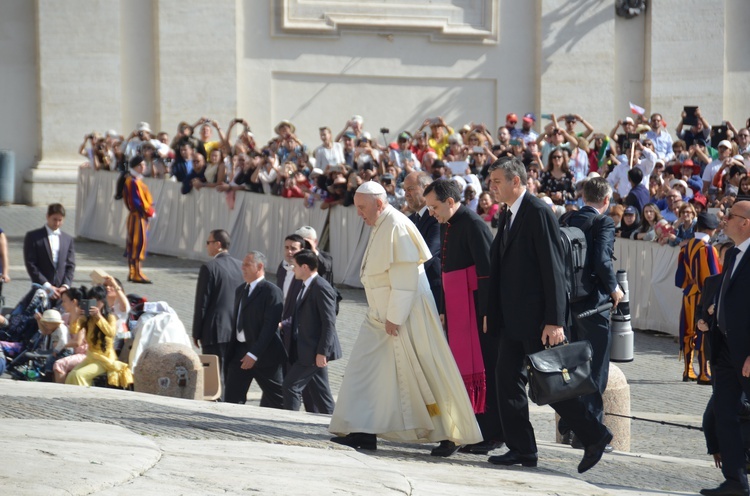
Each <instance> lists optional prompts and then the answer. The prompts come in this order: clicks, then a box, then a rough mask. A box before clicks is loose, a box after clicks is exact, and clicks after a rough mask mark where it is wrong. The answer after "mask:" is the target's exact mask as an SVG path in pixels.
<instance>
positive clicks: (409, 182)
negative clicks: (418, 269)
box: [404, 172, 443, 308]
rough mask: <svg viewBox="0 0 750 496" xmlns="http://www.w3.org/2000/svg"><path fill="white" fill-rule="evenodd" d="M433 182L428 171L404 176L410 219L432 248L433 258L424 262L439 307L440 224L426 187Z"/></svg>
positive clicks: (441, 285)
mask: <svg viewBox="0 0 750 496" xmlns="http://www.w3.org/2000/svg"><path fill="white" fill-rule="evenodd" d="M430 183H432V176H430V175H429V174H428V173H426V172H412V173H410V174H408V175H407V176H406V177H405V178H404V193H405V194H404V197H405V198H406V203H407V205H409V208H410V209H411V210H412V212H413V213H412V214H411V215H410V216H409V220H410V221H412V222H413V223H414V224H415V225H416V226H417V229H419V234H421V235H422V237H423V238H424V241H425V243H427V247H428V248H429V249H430V253H431V254H432V258H431V259H429V260H428V261H426V262H425V263H424V272H425V275H426V276H427V280H428V281H429V282H430V291H432V296H433V298H435V305H436V306H437V307H438V308H439V307H440V301H441V298H442V295H441V292H442V289H443V279H442V276H441V275H440V224H439V223H438V221H437V219H436V218H435V217H433V216H432V215H430V212H429V211H428V210H427V202H426V201H425V199H424V189H425V188H426V187H427V186H429V185H430Z"/></svg>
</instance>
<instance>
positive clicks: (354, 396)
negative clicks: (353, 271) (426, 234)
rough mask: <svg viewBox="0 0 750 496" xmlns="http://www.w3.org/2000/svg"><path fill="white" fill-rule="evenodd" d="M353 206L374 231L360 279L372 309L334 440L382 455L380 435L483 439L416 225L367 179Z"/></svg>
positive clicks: (348, 376)
mask: <svg viewBox="0 0 750 496" xmlns="http://www.w3.org/2000/svg"><path fill="white" fill-rule="evenodd" d="M354 204H355V205H356V207H357V212H358V213H359V216H360V217H362V219H363V220H364V221H365V224H367V225H368V226H370V228H371V231H370V239H369V242H368V244H367V248H366V249H365V255H364V259H363V260H362V268H361V272H360V274H361V277H362V285H363V286H364V288H365V294H366V296H367V303H368V305H369V307H370V309H369V311H368V313H367V317H366V318H365V320H364V322H363V323H362V327H361V329H360V332H359V337H358V338H357V342H356V343H355V344H354V348H353V349H352V353H351V357H350V358H349V364H348V365H347V368H346V372H345V374H344V380H343V383H342V384H341V389H340V391H339V396H338V402H337V404H336V409H335V410H334V412H333V418H332V419H331V425H330V427H329V430H330V431H331V432H332V433H334V434H337V437H334V438H333V439H332V441H334V442H337V443H340V444H344V445H347V446H351V447H354V448H361V449H370V450H374V449H377V441H376V436H380V437H382V438H384V439H389V440H393V441H402V442H424V443H428V442H432V443H434V442H438V441H443V440H449V441H451V442H454V443H456V444H457V445H463V444H473V443H477V442H479V441H481V440H482V435H481V433H480V431H479V426H478V425H477V423H476V420H475V418H474V412H473V410H472V407H471V403H470V402H469V397H468V395H467V393H466V388H465V387H464V384H463V381H462V380H461V375H460V374H459V372H458V367H456V362H455V361H454V360H453V356H452V355H451V351H450V349H449V348H448V343H447V342H446V340H445V337H444V335H443V332H442V328H441V325H440V320H439V317H438V313H437V308H436V306H435V302H434V301H433V298H432V295H431V294H430V286H429V283H428V282H427V277H426V276H425V274H424V262H425V261H427V260H429V259H430V257H431V255H430V251H429V249H428V248H427V245H426V244H425V242H424V240H423V239H422V236H421V235H420V234H419V231H418V230H417V228H416V226H415V225H414V224H413V223H412V222H411V221H409V219H407V218H406V216H405V215H403V214H402V213H401V212H399V211H397V210H396V209H394V208H393V207H391V206H390V205H389V204H388V201H387V199H386V192H385V189H384V188H383V187H382V186H380V185H379V184H378V183H376V182H373V181H368V182H366V183H364V184H362V186H360V187H359V188H358V189H357V192H356V194H355V195H354Z"/></svg>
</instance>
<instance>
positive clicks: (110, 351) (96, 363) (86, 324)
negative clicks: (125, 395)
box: [65, 314, 133, 388]
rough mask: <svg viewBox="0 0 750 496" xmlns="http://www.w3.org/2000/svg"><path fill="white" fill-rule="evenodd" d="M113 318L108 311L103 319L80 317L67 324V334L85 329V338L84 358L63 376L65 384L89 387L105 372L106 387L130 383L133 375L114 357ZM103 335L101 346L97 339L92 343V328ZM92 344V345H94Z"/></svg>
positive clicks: (123, 386) (122, 385)
mask: <svg viewBox="0 0 750 496" xmlns="http://www.w3.org/2000/svg"><path fill="white" fill-rule="evenodd" d="M116 322H117V319H116V317H115V316H114V315H112V314H110V315H108V316H107V318H106V319H105V318H103V317H101V316H99V317H91V318H87V317H80V318H79V319H78V320H76V321H75V322H73V324H72V325H71V326H70V332H71V334H77V333H79V332H81V330H82V329H84V328H85V329H86V341H87V342H88V345H89V347H88V351H87V352H86V358H85V359H84V360H83V362H81V363H80V364H79V365H78V366H77V367H76V368H74V369H73V370H72V371H71V372H70V373H69V374H68V377H67V378H66V379H65V384H73V385H77V386H88V387H90V386H91V384H92V382H93V380H94V378H95V377H97V376H99V375H101V374H104V373H106V374H107V383H108V384H109V385H110V386H115V387H121V388H126V387H128V386H130V385H131V384H132V383H133V374H132V373H131V372H130V368H129V367H128V364H126V363H123V362H120V361H119V360H117V356H116V355H115V346H114V341H115V335H116V334H117V325H116ZM97 328H99V330H101V331H102V333H103V334H104V346H103V347H102V343H101V341H99V342H95V340H94V335H95V331H96V329H97ZM95 343H96V344H95Z"/></svg>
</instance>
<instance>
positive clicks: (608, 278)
mask: <svg viewBox="0 0 750 496" xmlns="http://www.w3.org/2000/svg"><path fill="white" fill-rule="evenodd" d="M598 215H599V212H597V211H596V210H595V209H594V208H593V207H589V206H584V207H583V208H581V210H579V211H577V212H575V211H574V212H571V214H570V216H569V217H568V218H567V219H568V225H569V226H572V227H578V228H580V227H581V226H583V225H584V224H585V223H586V222H587V221H588V220H589V219H591V218H592V217H596V216H598ZM583 234H584V235H585V236H586V257H587V260H586V266H587V267H589V268H591V272H592V273H591V281H592V283H593V291H592V292H591V294H590V295H589V296H588V297H587V298H584V299H583V300H581V301H577V302H575V303H573V304H571V306H572V307H573V308H575V309H576V310H577V311H578V312H579V313H580V312H581V311H584V310H590V309H593V308H596V307H598V306H599V305H602V304H604V303H606V302H608V301H609V300H610V298H611V296H610V295H611V294H612V293H613V292H614V290H615V288H617V271H616V270H615V267H614V265H613V264H612V256H613V253H614V248H615V222H614V221H613V220H612V218H611V217H609V216H608V215H604V216H601V217H600V218H599V219H597V220H595V221H594V222H593V224H591V228H590V229H587V230H586V231H584V233H583Z"/></svg>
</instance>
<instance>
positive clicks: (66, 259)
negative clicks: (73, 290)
mask: <svg viewBox="0 0 750 496" xmlns="http://www.w3.org/2000/svg"><path fill="white" fill-rule="evenodd" d="M64 220H65V207H63V206H62V205H61V204H59V203H53V204H51V205H50V206H49V207H47V224H46V225H45V226H44V227H42V228H40V229H35V230H33V231H29V232H27V233H26V237H25V238H24V240H23V260H24V263H25V264H26V272H28V273H29V277H30V278H31V282H33V283H36V284H41V285H42V286H44V287H45V288H46V289H47V290H48V291H49V292H50V294H51V297H52V299H53V300H57V299H59V298H60V294H61V293H63V292H64V291H65V290H67V289H68V288H69V287H70V285H71V284H72V283H73V275H74V273H75V270H76V252H75V243H74V242H73V238H72V237H71V236H70V235H68V234H66V233H64V232H62V231H61V230H60V227H61V226H62V224H63V221H64Z"/></svg>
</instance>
